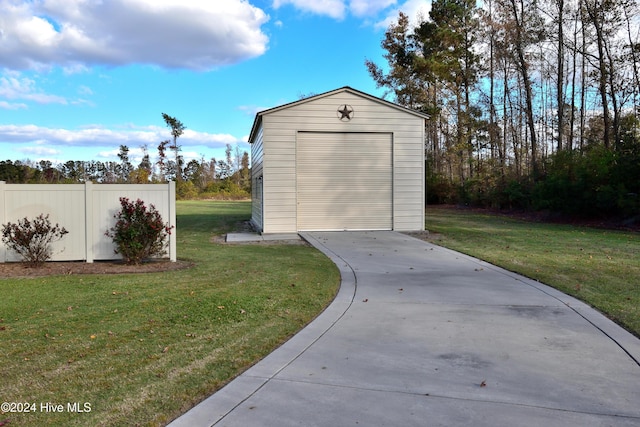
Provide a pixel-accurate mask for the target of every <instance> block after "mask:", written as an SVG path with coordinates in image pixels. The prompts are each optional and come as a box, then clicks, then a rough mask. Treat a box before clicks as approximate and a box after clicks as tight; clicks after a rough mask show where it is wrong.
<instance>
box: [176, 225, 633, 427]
mask: <svg viewBox="0 0 640 427" xmlns="http://www.w3.org/2000/svg"><path fill="white" fill-rule="evenodd" d="M303 237H304V238H305V239H307V240H308V241H309V242H310V243H311V244H313V245H314V246H316V247H317V248H318V249H320V250H321V251H323V252H324V253H326V254H327V255H328V256H329V257H330V258H331V259H332V260H333V261H334V262H335V263H336V265H338V267H339V268H340V271H341V273H342V280H343V283H342V287H341V289H340V292H339V294H338V296H337V298H336V300H335V301H334V302H333V303H332V304H331V306H330V307H329V308H328V309H327V310H326V311H325V312H323V313H322V314H321V315H320V316H319V317H318V318H317V319H316V320H315V321H314V322H312V323H311V324H310V325H309V326H308V327H307V328H305V329H304V330H303V331H301V332H300V333H299V334H298V335H296V336H295V337H293V338H292V339H291V340H290V341H288V342H287V343H286V344H285V345H283V346H282V347H280V348H279V349H277V350H276V351H275V352H273V353H272V354H271V355H269V356H268V357H267V358H265V359H264V360H262V361H261V362H259V363H258V364H257V365H255V366H254V367H252V368H251V369H249V370H247V371H246V372H245V373H244V374H242V375H241V376H240V377H238V378H237V379H235V380H234V381H233V382H231V383H230V384H229V385H227V386H226V387H225V388H223V389H222V390H220V391H219V392H217V393H215V394H214V395H213V396H211V397H210V398H208V399H207V400H205V401H203V402H202V403H201V404H200V405H198V406H196V407H195V408H194V409H192V410H191V411H189V412H188V413H187V414H185V415H183V416H182V417H180V418H178V419H177V420H175V421H174V422H173V423H172V424H170V425H171V426H172V427H177V426H189V427H199V426H203V427H204V426H213V425H216V426H238V427H247V426H278V427H282V426H327V427H336V426H471V425H473V426H492V427H493V426H545V427H551V426H563V427H564V426H640V365H639V362H640V340H638V339H637V338H635V337H634V336H632V335H631V334H629V333H627V332H626V331H624V330H623V329H622V328H620V327H618V326H617V325H615V324H614V323H613V322H611V321H610V320H608V319H607V318H605V317H604V316H602V315H601V314H599V313H598V312H596V311H595V310H593V309H591V308H589V307H588V306H586V305H585V304H583V303H581V302H579V301H577V300H575V299H573V298H571V297H568V296H566V295H564V294H562V293H560V292H558V291H556V290H554V289H552V288H549V287H547V286H545V285H542V284H540V283H538V282H536V281H533V280H530V279H527V278H524V277H522V276H519V275H517V274H514V273H510V272H508V271H505V270H503V269H500V268H498V267H495V266H492V265H490V264H487V263H485V262H482V261H479V260H477V259H474V258H471V257H468V256H465V255H462V254H459V253H457V252H454V251H450V250H447V249H443V248H440V247H438V246H434V245H431V244H429V243H426V242H423V241H420V240H417V239H414V238H411V237H408V236H406V235H403V234H400V233H396V232H339V233H324V232H323V233H320V232H316V233H305V234H303Z"/></svg>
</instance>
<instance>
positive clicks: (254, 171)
mask: <svg viewBox="0 0 640 427" xmlns="http://www.w3.org/2000/svg"><path fill="white" fill-rule="evenodd" d="M263 148H264V145H263V130H262V126H261V127H260V128H259V129H258V131H257V132H256V136H255V139H254V141H253V144H252V145H251V181H252V182H251V222H252V223H253V226H254V227H256V229H257V230H258V231H262V230H263V228H264V223H263V217H262V200H263V188H264V177H263V164H264V161H263V159H264V149H263Z"/></svg>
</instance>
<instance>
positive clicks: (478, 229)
mask: <svg viewBox="0 0 640 427" xmlns="http://www.w3.org/2000/svg"><path fill="white" fill-rule="evenodd" d="M426 228H427V230H429V231H430V232H432V233H438V234H440V235H439V236H436V237H435V243H437V244H439V245H442V246H445V247H447V248H450V249H454V250H456V251H459V252H463V253H466V254H469V255H472V256H474V257H477V258H480V259H483V260H485V261H488V262H490V263H492V264H495V265H498V266H500V267H503V268H505V269H507V270H510V271H514V272H517V273H520V274H523V275H525V276H527V277H530V278H532V279H536V280H538V281H540V282H543V283H545V284H547V285H550V286H553V287H555V288H557V289H559V290H560V291H562V292H564V293H567V294H570V295H573V296H575V297H577V298H579V299H581V300H582V301H585V302H586V303H588V304H590V305H591V306H593V307H595V308H597V309H598V310H600V311H601V312H603V313H605V314H606V315H607V316H609V317H610V318H611V319H613V320H614V321H616V322H618V323H619V324H621V325H622V326H624V327H625V328H626V329H627V330H629V331H631V332H632V333H634V334H635V335H636V336H639V337H640V235H639V234H638V233H634V232H622V231H611V230H602V229H595V228H586V227H575V226H571V225H560V224H547V223H538V222H527V221H521V220H517V219H512V218H508V217H505V216H499V215H490V214H480V213H477V212H473V211H470V210H458V209H448V208H447V209H443V208H438V207H428V208H427V219H426Z"/></svg>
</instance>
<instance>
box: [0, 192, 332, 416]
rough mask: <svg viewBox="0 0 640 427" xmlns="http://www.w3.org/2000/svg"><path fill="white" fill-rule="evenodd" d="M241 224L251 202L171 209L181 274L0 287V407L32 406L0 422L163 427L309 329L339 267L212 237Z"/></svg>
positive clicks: (298, 250)
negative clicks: (52, 408)
mask: <svg viewBox="0 0 640 427" xmlns="http://www.w3.org/2000/svg"><path fill="white" fill-rule="evenodd" d="M249 216H250V203H248V202H210V201H185V202H178V203H177V242H178V258H179V259H180V260H188V261H192V262H193V263H194V264H195V266H194V267H193V268H190V269H187V270H179V271H171V272H163V273H148V274H138V275H102V276H92V275H84V276H56V277H45V278H42V277H40V278H25V279H0V295H1V302H0V343H1V345H0V378H2V387H1V390H0V398H1V399H0V400H1V401H3V402H5V401H6V402H21V403H25V402H26V403H34V404H35V408H33V407H31V408H29V409H35V412H33V413H5V414H0V422H1V421H3V420H6V419H9V420H10V424H9V425H12V426H13V425H15V426H44V425H47V426H73V425H82V426H89V425H90V426H124V425H127V426H130V425H131V426H133V425H144V426H147V425H165V424H166V423H168V422H169V421H170V420H172V419H173V418H175V417H177V416H178V415H180V414H181V413H183V412H185V411H186V410H188V409H189V408H190V407H192V406H193V405H194V404H196V403H198V402H199V401H200V400H202V399H204V398H205V397H207V396H208V395H210V394H211V393H212V392H214V391H215V390H217V389H219V388H220V387H221V386H222V385H224V384H225V383H226V382H228V381H229V380H230V379H231V378H233V377H235V376H236V375H238V374H239V373H241V372H242V371H243V370H245V369H246V368H248V367H249V366H251V365H252V364H254V363H255V362H256V361H258V360H259V359H261V358H262V357H264V356H265V355H266V354H268V353H269V352H271V351H272V350H273V349H274V348H276V347H277V346H278V345H280V344H281V343H283V342H284V341H285V340H286V339H287V338H288V337H290V336H291V335H292V334H294V333H295V332H296V331H298V330H299V329H300V328H301V327H303V326H304V325H305V324H307V323H308V322H309V321H311V320H312V319H313V318H314V317H315V316H316V315H317V314H319V313H320V312H321V311H322V310H323V308H324V307H326V306H327V304H328V303H330V302H331V300H332V299H333V297H334V295H335V293H336V291H337V289H338V286H339V273H338V271H337V269H336V267H335V266H334V265H333V264H332V263H331V262H330V261H329V259H327V258H326V257H325V256H324V255H322V254H321V253H320V252H318V251H317V250H315V249H314V248H312V247H308V246H301V245H280V244H275V245H264V244H251V245H228V244H219V243H214V242H213V241H212V236H214V235H216V234H219V233H224V232H227V231H229V230H232V229H233V227H234V225H235V224H236V223H237V222H238V221H241V220H246V219H248V218H249ZM47 402H50V403H52V404H56V405H57V404H62V405H63V407H64V411H62V412H55V413H53V412H46V408H45V407H41V404H45V403H47ZM74 402H79V403H80V405H79V408H81V409H83V410H85V412H82V413H70V412H68V409H69V408H68V406H67V404H69V403H71V404H73V403H74ZM85 402H86V403H88V404H89V406H88V407H85V406H84V403H85ZM86 409H90V412H87V411H86Z"/></svg>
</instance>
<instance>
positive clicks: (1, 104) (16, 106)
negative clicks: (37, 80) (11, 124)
mask: <svg viewBox="0 0 640 427" xmlns="http://www.w3.org/2000/svg"><path fill="white" fill-rule="evenodd" d="M0 108H2V109H3V110H24V109H26V108H27V104H23V103H11V102H7V101H0Z"/></svg>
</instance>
